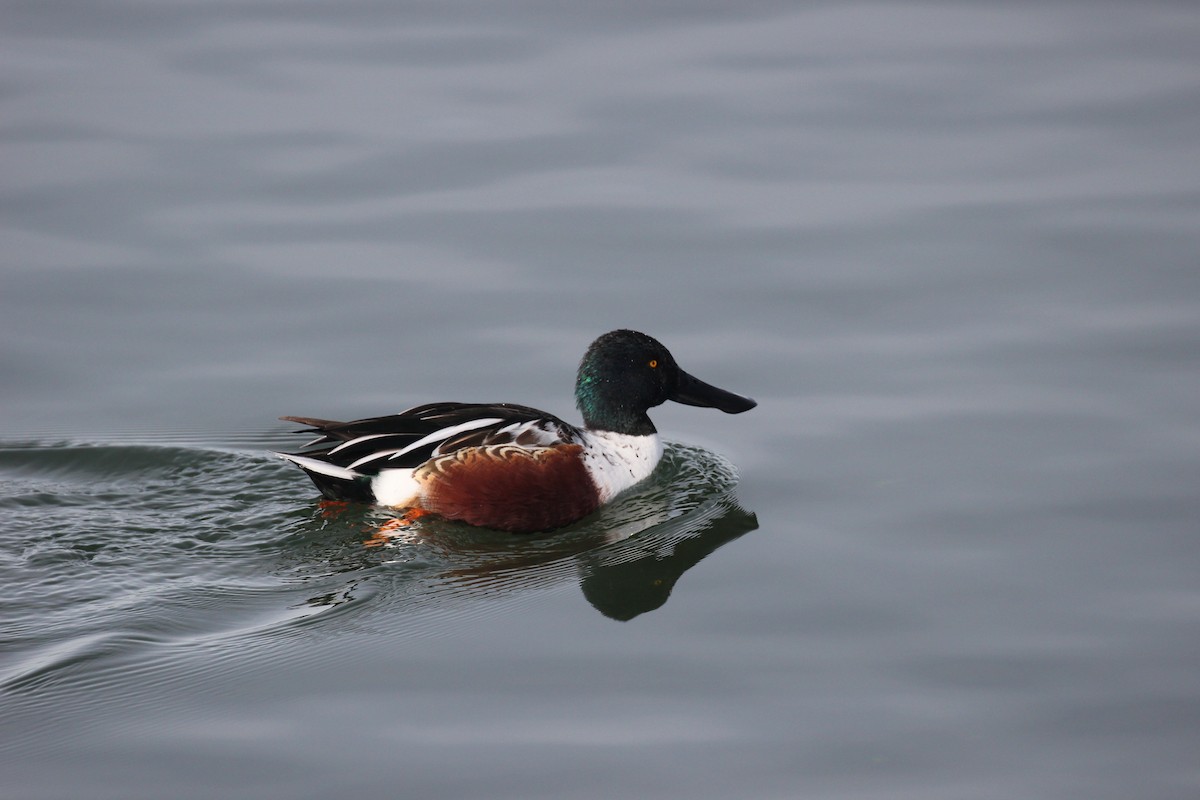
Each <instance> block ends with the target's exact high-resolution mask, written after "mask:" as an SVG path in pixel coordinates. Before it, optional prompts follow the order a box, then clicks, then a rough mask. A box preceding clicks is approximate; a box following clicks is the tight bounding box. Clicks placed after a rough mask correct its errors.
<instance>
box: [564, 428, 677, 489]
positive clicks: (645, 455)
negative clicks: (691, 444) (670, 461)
mask: <svg viewBox="0 0 1200 800" xmlns="http://www.w3.org/2000/svg"><path fill="white" fill-rule="evenodd" d="M582 443H583V464H584V466H585V467H587V471H588V474H589V475H590V476H591V478H592V482H593V483H595V484H596V488H597V489H598V490H599V492H600V502H601V503H607V502H608V501H609V500H611V499H612V498H614V497H616V496H617V495H618V494H620V493H621V492H623V491H625V490H626V489H628V488H629V487H631V486H633V485H634V484H636V483H639V482H641V481H644V480H645V479H646V478H648V477H650V473H651V472H653V471H654V468H655V467H657V466H658V462H659V461H660V460H661V459H662V454H663V446H662V439H659V438H658V434H656V433H655V434H651V435H649V436H630V435H629V434H625V433H613V432H612V431H584V432H583V442H582Z"/></svg>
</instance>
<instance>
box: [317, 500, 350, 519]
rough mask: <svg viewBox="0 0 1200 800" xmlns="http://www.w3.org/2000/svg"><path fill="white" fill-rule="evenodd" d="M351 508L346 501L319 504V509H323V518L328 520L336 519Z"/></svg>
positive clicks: (322, 501)
mask: <svg viewBox="0 0 1200 800" xmlns="http://www.w3.org/2000/svg"><path fill="white" fill-rule="evenodd" d="M349 507H350V504H349V503H348V502H346V501H345V500H321V501H319V502H318V503H317V508H319V509H321V516H322V517H325V518H326V519H329V518H332V517H336V516H337V515H338V514H340V513H342V512H343V511H345V510H346V509H347V508H349Z"/></svg>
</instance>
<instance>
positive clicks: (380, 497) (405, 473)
mask: <svg viewBox="0 0 1200 800" xmlns="http://www.w3.org/2000/svg"><path fill="white" fill-rule="evenodd" d="M371 493H372V494H374V495H375V502H376V503H378V504H379V505H381V506H395V507H397V508H407V507H409V506H414V505H417V499H418V497H419V496H420V494H421V484H419V483H417V482H416V481H415V480H414V479H413V471H412V470H411V469H385V470H383V471H382V472H380V473H379V474H378V475H376V476H375V477H374V478H373V479H372V480H371Z"/></svg>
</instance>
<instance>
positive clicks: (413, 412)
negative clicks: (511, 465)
mask: <svg viewBox="0 0 1200 800" xmlns="http://www.w3.org/2000/svg"><path fill="white" fill-rule="evenodd" d="M280 419H285V420H288V421H290V422H299V423H301V424H302V425H307V426H308V428H306V429H305V430H304V431H302V432H304V433H315V434H318V435H317V437H316V438H315V439H313V440H312V441H311V442H309V443H308V444H307V445H305V448H304V449H303V450H301V451H300V452H298V453H291V454H286V455H285V457H288V456H295V457H298V458H301V459H303V460H304V461H297V462H296V463H298V464H300V466H302V467H303V466H305V464H304V462H306V461H307V462H310V463H311V462H312V461H317V462H323V463H325V464H330V465H334V466H335V467H341V468H343V469H344V470H347V471H349V472H352V473H354V474H355V475H357V476H362V477H368V476H373V475H377V474H378V473H379V472H380V471H381V470H385V469H411V468H414V467H417V466H419V465H421V464H423V463H424V462H426V461H428V460H429V459H430V458H433V457H435V456H440V455H445V454H446V453H452V452H454V451H456V450H460V449H462V448H464V447H481V446H484V445H498V444H513V445H517V446H519V447H547V446H551V445H555V444H562V443H568V442H578V441H580V437H581V432H580V430H579V429H578V428H576V427H575V426H573V425H570V424H568V423H566V422H563V421H562V420H561V419H558V418H557V417H555V416H553V415H551V414H547V413H546V412H544V411H539V410H538V409H536V408H529V407H528V406H521V405H515V404H512V403H490V404H489V403H430V404H428V405H423V406H417V407H416V408H410V409H408V410H407V411H403V412H401V413H399V414H391V415H388V416H383V417H373V418H370V419H360V420H355V421H353V422H336V421H333V420H327V419H317V418H314V417H281V418H280ZM305 468H306V469H307V467H305ZM339 472H341V470H339Z"/></svg>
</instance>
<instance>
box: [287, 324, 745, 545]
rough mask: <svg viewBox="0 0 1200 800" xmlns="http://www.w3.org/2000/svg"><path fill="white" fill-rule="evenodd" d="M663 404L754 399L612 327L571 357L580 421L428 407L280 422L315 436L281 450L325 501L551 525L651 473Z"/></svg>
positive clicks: (728, 404)
mask: <svg viewBox="0 0 1200 800" xmlns="http://www.w3.org/2000/svg"><path fill="white" fill-rule="evenodd" d="M667 400H674V401H675V402H677V403H685V404H687V405H692V406H704V407H706V408H718V409H720V410H721V411H724V412H725V413H727V414H740V413H742V412H743V411H749V410H750V409H752V408H754V406H755V405H757V403H755V402H754V401H753V400H751V399H750V398H749V397H743V396H741V395H738V394H734V393H732V392H727V391H725V390H724V389H718V388H717V387H715V386H710V385H709V384H707V383H705V382H703V381H701V380H698V379H697V378H694V377H692V376H691V375H689V374H688V373H686V372H684V371H683V370H682V369H680V368H679V366H678V365H677V364H676V363H675V359H674V358H673V357H672V356H671V353H670V352H669V351H668V350H667V348H665V347H663V346H662V344H660V343H659V342H658V341H657V340H656V339H654V338H652V337H650V336H647V335H646V334H644V333H638V332H637V331H629V330H618V331H612V332H611V333H606V334H604V335H603V336H601V337H600V338H598V339H596V341H594V342H592V344H591V346H590V347H589V348H588V350H587V353H585V354H584V356H583V360H582V361H580V363H579V373H578V375H577V377H576V380H575V404H576V405H577V406H578V407H579V410H580V412H581V413H582V414H583V425H584V426H583V427H582V428H578V427H576V426H574V425H571V424H569V423H567V422H564V421H562V420H561V419H559V418H557V417H555V416H553V415H551V414H547V413H546V412H544V411H538V410H537V409H535V408H529V407H527V406H520V405H513V404H511V403H495V404H487V403H433V404H430V405H423V406H417V407H416V408H410V409H409V410H407V411H403V412H401V413H399V414H392V415H389V416H385V417H374V418H372V419H361V420H356V421H354V422H334V421H332V420H326V419H315V418H311V417H280V419H285V420H289V421H291V422H299V423H301V424H303V425H307V426H309V427H308V428H306V429H305V430H304V431H303V432H306V433H317V434H319V436H318V437H317V438H316V439H314V440H313V441H311V442H309V443H308V444H307V445H305V447H306V448H308V449H304V450H301V452H299V453H279V454H278V455H280V456H281V457H282V458H285V459H287V460H288V461H291V462H292V463H294V464H296V465H297V466H299V467H300V468H301V469H303V470H304V471H305V472H307V473H308V476H309V477H310V478H312V481H313V483H314V484H316V486H317V488H318V489H320V490H321V494H322V495H324V496H325V497H326V498H328V499H331V500H352V501H362V502H368V503H375V504H377V505H381V506H391V507H397V508H408V509H413V510H415V511H417V512H430V513H434V514H437V515H439V516H442V517H445V518H448V519H453V520H461V521H463V522H467V523H470V524H472V525H478V526H481V527H485V528H495V529H498V530H504V531H512V532H514V533H532V532H536V531H548V530H553V529H555V528H561V527H562V526H564V525H568V524H570V523H572V522H575V521H576V520H578V519H581V518H583V517H585V516H587V515H588V514H590V513H591V512H593V511H595V510H596V509H597V508H599V507H600V506H602V505H603V504H605V503H607V502H608V501H609V500H611V499H613V498H614V497H615V496H617V495H618V494H620V493H621V492H622V491H624V490H625V489H628V488H629V487H631V486H633V485H634V484H636V483H638V482H639V481H641V480H643V479H645V478H646V477H648V476H649V475H650V473H651V472H652V471H653V470H654V467H655V466H656V465H657V464H658V462H659V459H660V458H662V452H663V447H662V442H661V440H660V439H659V437H658V432H657V431H656V430H655V428H654V423H652V422H651V421H650V417H648V416H647V415H646V412H647V410H649V409H650V408H652V407H654V406H658V405H661V404H662V403H663V402H665V401H667Z"/></svg>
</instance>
